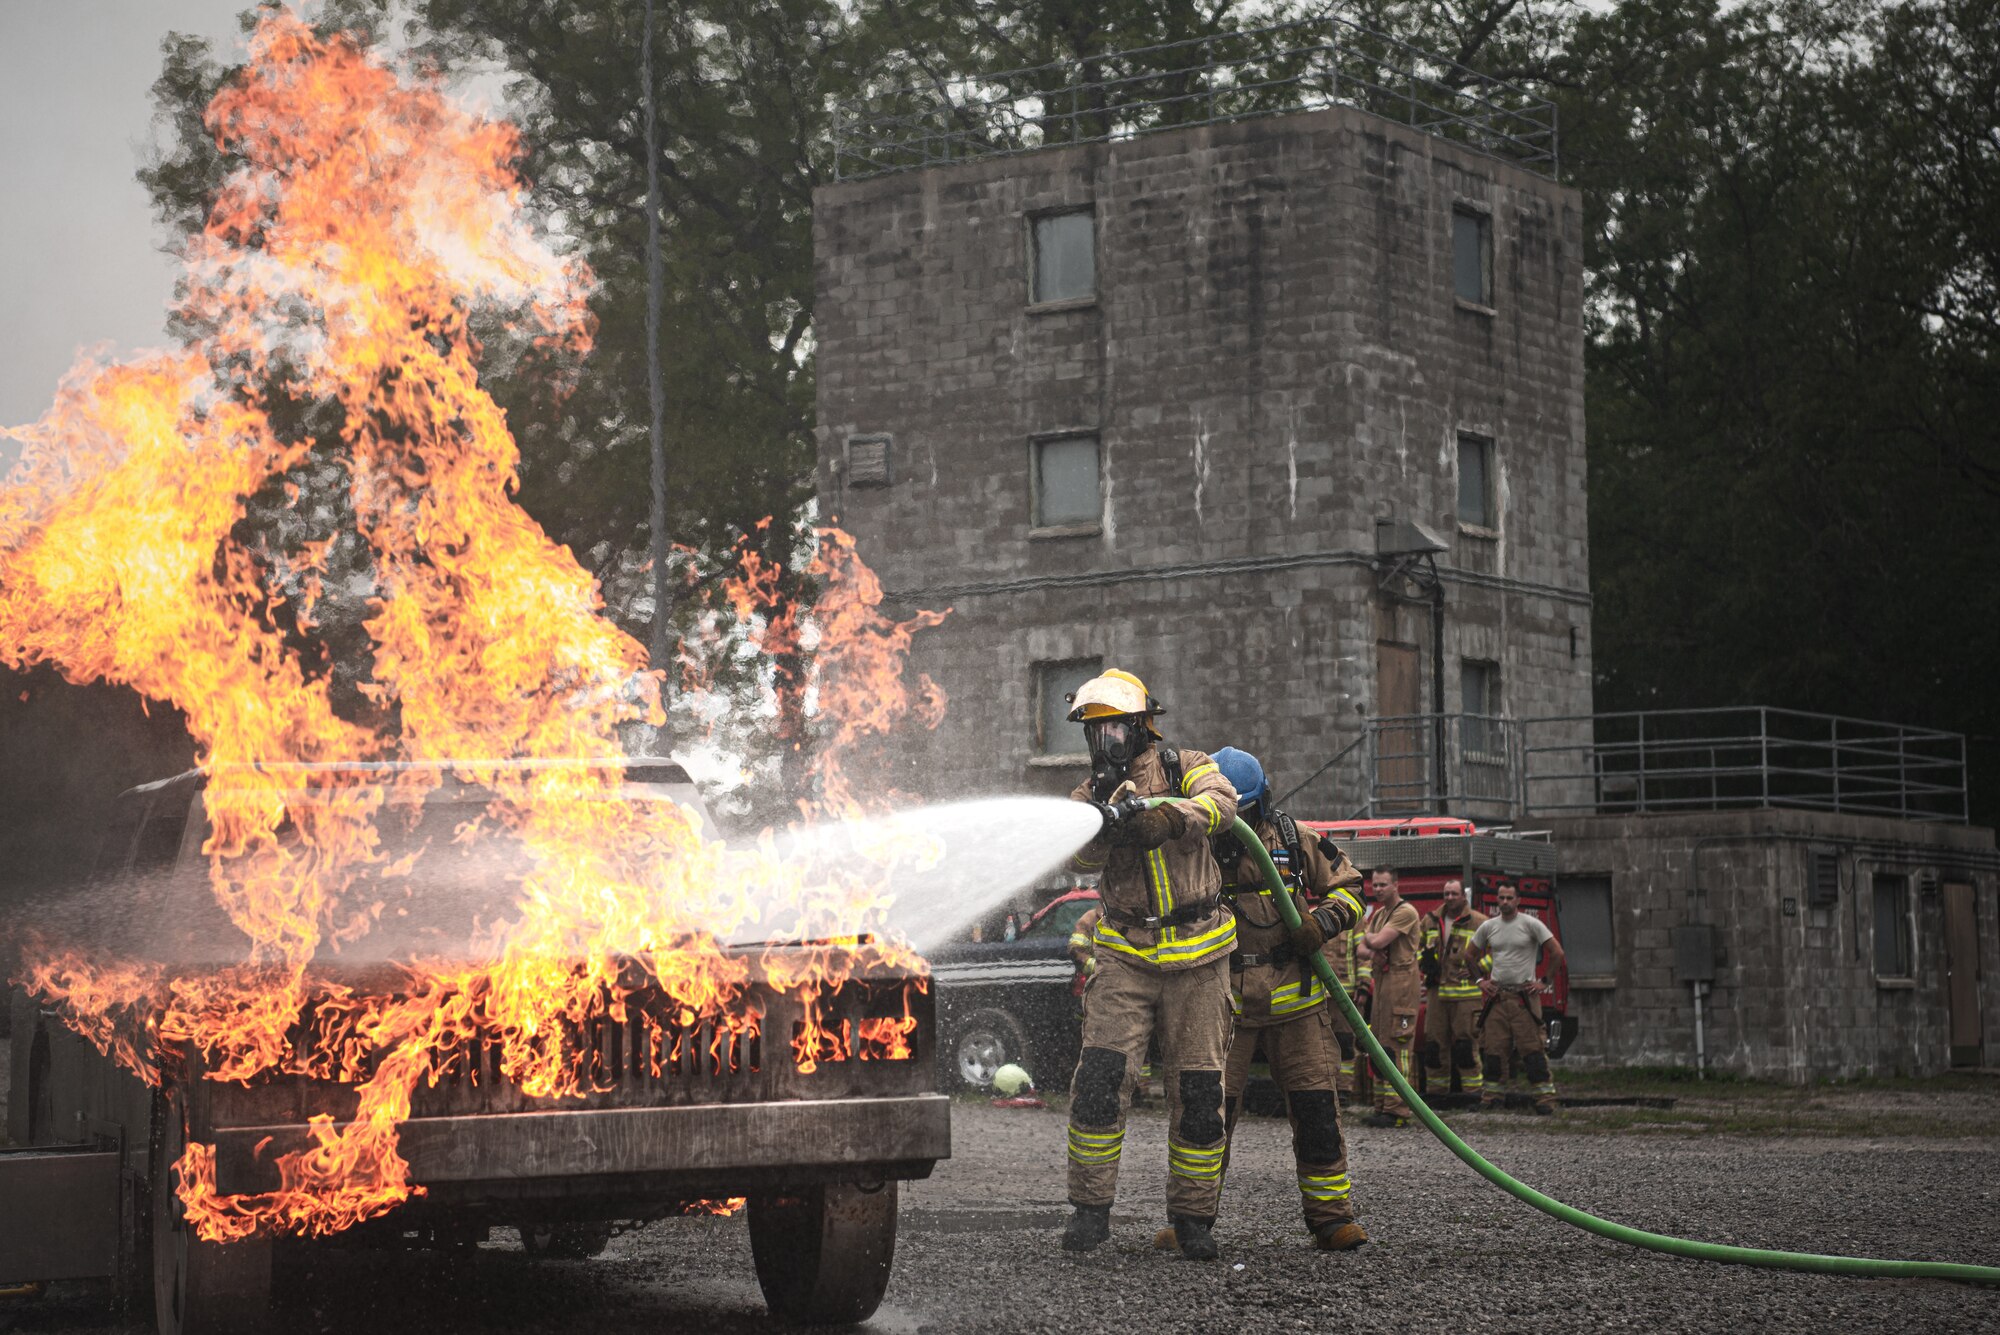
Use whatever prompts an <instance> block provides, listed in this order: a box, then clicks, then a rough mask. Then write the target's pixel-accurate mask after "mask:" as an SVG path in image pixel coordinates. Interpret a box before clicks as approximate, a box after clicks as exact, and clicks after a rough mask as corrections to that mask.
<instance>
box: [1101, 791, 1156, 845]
mask: <svg viewBox="0 0 2000 1335" xmlns="http://www.w3.org/2000/svg"><path fill="white" fill-rule="evenodd" d="M1091 805H1092V806H1094V807H1096V808H1097V814H1098V816H1099V817H1100V818H1102V819H1103V821H1104V829H1103V833H1104V834H1106V835H1108V836H1109V837H1110V838H1111V842H1113V843H1123V842H1125V841H1124V840H1123V839H1122V838H1120V837H1119V834H1118V832H1119V830H1121V829H1123V828H1125V827H1126V826H1128V825H1130V824H1131V823H1132V820H1133V818H1134V817H1136V816H1141V815H1144V814H1145V812H1146V799H1145V798H1143V797H1127V798H1124V799H1123V800H1121V801H1117V802H1092V803H1091Z"/></svg>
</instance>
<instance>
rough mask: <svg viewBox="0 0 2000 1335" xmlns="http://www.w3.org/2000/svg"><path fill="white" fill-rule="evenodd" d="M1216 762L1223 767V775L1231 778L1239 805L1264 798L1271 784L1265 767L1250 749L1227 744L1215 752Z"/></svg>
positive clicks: (1228, 778) (1231, 784) (1246, 804)
mask: <svg viewBox="0 0 2000 1335" xmlns="http://www.w3.org/2000/svg"><path fill="white" fill-rule="evenodd" d="M1215 763H1216V764H1217V765H1218V766H1220V767H1221V769H1222V777H1223V778H1225V779H1227V780H1229V786H1230V787H1231V788H1234V789H1235V790H1236V801H1237V804H1238V805H1239V806H1246V807H1247V806H1249V805H1250V804H1251V803H1252V802H1261V801H1263V800H1264V794H1265V793H1266V792H1267V791H1268V790H1269V789H1270V784H1269V783H1268V782H1266V781H1265V778H1264V767H1263V766H1262V765H1260V764H1258V763H1257V757H1255V756H1253V755H1251V754H1250V753H1249V752H1248V751H1238V750H1237V749H1236V748H1235V747H1233V746H1225V747H1223V748H1222V749H1221V750H1220V751H1217V752H1216V753H1215Z"/></svg>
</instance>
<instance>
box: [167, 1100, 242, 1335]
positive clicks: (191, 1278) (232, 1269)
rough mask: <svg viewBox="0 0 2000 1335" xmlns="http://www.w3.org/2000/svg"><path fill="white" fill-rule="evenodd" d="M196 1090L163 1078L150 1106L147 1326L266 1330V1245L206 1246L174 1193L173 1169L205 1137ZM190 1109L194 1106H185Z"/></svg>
mask: <svg viewBox="0 0 2000 1335" xmlns="http://www.w3.org/2000/svg"><path fill="white" fill-rule="evenodd" d="M201 1102H202V1098H201V1093H200V1091H199V1089H197V1090H196V1091H195V1092H194V1093H193V1094H192V1095H190V1094H189V1093H188V1092H187V1091H186V1090H185V1089H183V1088H182V1087H181V1085H180V1084H179V1083H177V1082H173V1081H169V1082H168V1084H167V1087H166V1090H165V1092H163V1093H162V1094H161V1095H160V1096H159V1097H158V1099H157V1100H156V1101H155V1104H154V1134H153V1155H152V1164H151V1172H150V1174H149V1176H150V1178H151V1181H150V1183H149V1187H150V1191H149V1192H148V1194H149V1195H150V1196H151V1197H152V1216H153V1218H152V1234H153V1237H152V1252H153V1324H154V1326H155V1327H156V1328H157V1329H158V1330H159V1332H160V1335H209V1332H212V1331H213V1332H240V1331H252V1330H258V1329H261V1328H263V1327H264V1326H265V1324H266V1323H267V1321H268V1319H269V1316H270V1305H271V1240H270V1239H269V1238H249V1239H246V1240H244V1241H242V1242H231V1243H216V1242H204V1241H202V1240H201V1239H200V1238H198V1237H196V1236H195V1232H194V1229H193V1228H192V1227H191V1226H190V1225H189V1224H188V1222H187V1217H186V1215H185V1214H184V1213H183V1211H182V1208H181V1200H180V1197H179V1196H178V1195H177V1194H175V1192H174V1171H173V1169H174V1164H176V1163H177V1162H179V1160H180V1157H181V1152H182V1151H183V1150H184V1149H186V1148H187V1143H188V1141H190V1140H199V1139H201V1138H202V1137H203V1136H205V1135H206V1134H207V1132H208V1128H207V1126H206V1123H205V1120H204V1119H203V1118H202V1117H201V1115H200V1107H199V1105H200V1104H201ZM191 1105H192V1106H191Z"/></svg>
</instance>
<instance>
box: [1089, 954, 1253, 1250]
mask: <svg viewBox="0 0 2000 1335" xmlns="http://www.w3.org/2000/svg"><path fill="white" fill-rule="evenodd" d="M1088 996H1089V1005H1088V1006H1087V1007H1086V1008H1085V1010H1084V1017H1083V1056H1082V1058H1081V1059H1080V1060H1078V1062H1077V1064H1076V1078H1075V1079H1074V1080H1073V1081H1072V1082H1071V1084H1070V1105H1069V1199H1070V1204H1072V1205H1109V1204H1111V1202H1112V1198H1113V1197H1114V1196H1115V1195H1116V1194H1117V1190H1118V1159H1119V1155H1120V1153H1121V1151H1122V1150H1123V1148H1124V1144H1125V1110H1126V1109H1127V1108H1128V1107H1129V1106H1130V1105H1131V1101H1132V1083H1133V1080H1134V1079H1135V1078H1136V1077H1137V1076H1138V1074H1139V1070H1140V1068H1141V1067H1142V1066H1143V1065H1144V1064H1145V1061H1146V1047H1147V1044H1148V1042H1149V1041H1150V1040H1151V1039H1152V1038H1153V1037H1154V1035H1155V1034H1157V1035H1158V1036H1159V1040H1160V1056H1161V1058H1162V1063H1161V1064H1162V1067H1163V1069H1162V1071H1161V1073H1160V1074H1161V1077H1162V1081H1161V1083H1162V1084H1163V1085H1164V1086H1165V1088H1166V1101H1167V1210H1168V1212H1169V1213H1170V1214H1176V1215H1187V1216H1189V1217H1191V1218H1195V1219H1209V1220H1212V1219H1214V1218H1215V1205H1216V1199H1217V1197H1218V1196H1219V1195H1220V1194H1221V1191H1222V1156H1223V1154H1224V1152H1225V1151H1226V1150H1227V1148H1228V1142H1227V1140H1226V1139H1225V1135H1224V1129H1223V1121H1222V1066H1223V1059H1224V1057H1225V1056H1226V1055H1227V1052H1228V1048H1229V1027H1230V1023H1231V1021H1230V1015H1229V957H1228V956H1227V955H1218V956H1216V957H1215V958H1214V959H1213V960H1210V961H1209V962H1208V963H1206V964H1197V965H1196V966H1194V967H1193V968H1191V969H1177V970H1175V971H1173V972H1171V973H1161V972H1157V971H1155V970H1152V969H1147V968H1145V967H1144V966H1142V965H1139V964H1135V963H1130V962H1128V961H1127V960H1126V959H1125V958H1124V957H1123V956H1120V955H1117V954H1114V953H1112V952H1110V951H1101V952H1099V955H1098V965H1097V973H1096V974H1095V975H1094V976H1093V977H1092V978H1091V980H1090V987H1089V992H1088Z"/></svg>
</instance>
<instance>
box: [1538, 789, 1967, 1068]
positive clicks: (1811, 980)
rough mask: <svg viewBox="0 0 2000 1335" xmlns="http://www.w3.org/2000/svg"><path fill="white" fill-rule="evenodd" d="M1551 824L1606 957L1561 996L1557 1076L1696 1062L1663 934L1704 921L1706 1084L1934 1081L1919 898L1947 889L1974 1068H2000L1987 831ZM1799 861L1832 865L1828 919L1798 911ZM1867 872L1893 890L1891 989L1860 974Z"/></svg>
mask: <svg viewBox="0 0 2000 1335" xmlns="http://www.w3.org/2000/svg"><path fill="white" fill-rule="evenodd" d="M1549 824H1550V827H1551V829H1552V832H1553V836H1552V837H1553V839H1554V841H1555V844H1556V847H1557V848H1558V850H1559V853H1560V857H1561V863H1562V867H1563V877H1581V876H1608V877H1609V878H1610V882H1611V904H1612V917H1613V933H1612V945H1613V950H1614V954H1615V957H1616V960H1617V969H1616V972H1615V974H1614V976H1613V978H1612V980H1611V985H1610V986H1608V987H1590V988H1585V987H1577V988H1573V989H1572V991H1571V994H1570V996H1571V1003H1570V1004H1571V1008H1572V1010H1573V1012H1574V1013H1575V1014H1576V1015H1577V1017H1578V1021H1579V1025H1580V1032H1579V1034H1578V1037H1577V1041H1576V1044H1575V1046H1574V1047H1572V1048H1571V1050H1570V1052H1569V1054H1568V1056H1567V1057H1566V1058H1565V1061H1566V1062H1569V1063H1574V1064H1577V1065H1584V1066H1623V1065H1632V1064H1644V1065H1671V1066H1692V1065H1694V1062H1695V1040H1694V1002H1693V996H1692V990H1691V988H1690V986H1689V984H1688V983H1686V982H1684V981H1680V980H1678V979H1677V978H1676V976H1675V971H1674V950H1673V930H1674V929H1675V928H1677V927H1681V926H1684V925H1690V924H1702V923H1705V924H1710V925H1712V926H1713V927H1714V929H1715V935H1716V943H1717V954H1716V961H1715V963H1716V977H1715V981H1714V983H1713V984H1712V985H1711V987H1710V989H1709V992H1708V995H1707V997H1706V999H1705V1000H1704V1003H1703V1028H1704V1037H1705V1047H1706V1051H1707V1061H1708V1065H1709V1066H1710V1067H1711V1069H1716V1070H1722V1071H1730V1072H1734V1073H1737V1074H1740V1075H1749V1076H1758V1077H1765V1078H1773V1079H1782V1080H1793V1081H1804V1080H1809V1079H1821V1078H1831V1077H1844V1076H1855V1075H1931V1074H1935V1073H1937V1072H1939V1071H1942V1070H1945V1069H1946V1068H1947V1067H1948V1066H1949V1065H1950V1064H1951V1051H1950V1046H1949V1045H1950V1039H1949V1022H1950V996H1949V992H1948V990H1947V978H1946V943H1945V939H1944V913H1943V908H1942V902H1941V896H1940V895H1938V894H1936V893H1934V892H1927V891H1926V890H1925V889H1924V887H1925V885H1926V884H1942V883H1943V882H1945V881H1963V882H1968V883H1970V884H1971V885H1972V887H1973V897H1974V898H1973V904H1974V919H1975V923H1976V934H1977V938H1978V939H1977V954H1978V969H1979V973H1980V980H1981V981H1980V991H1979V998H1980V1000H1979V1006H1980V1011H1981V1022H1982V1023H1981V1028H1982V1030H1983V1034H1984V1051H1983V1054H1982V1057H1981V1060H1982V1061H1983V1062H1985V1063H1992V1062H1994V1061H1995V1060H1996V1059H2000V985H1996V984H1995V983H1994V982H1992V981H1990V980H1993V979H1995V978H2000V878H1997V877H1996V867H2000V858H1996V855H1995V852H1994V842H1993V832H1992V831H1990V830H1985V829H1979V828H1975V827H1967V826H1945V825H1932V824H1924V823H1918V822H1910V821H1896V820H1887V819H1878V818H1870V817H1855V816H1837V815H1831V814H1824V813H1817V812H1805V811H1731V812H1704V813H1699V814H1686V815H1664V816H1595V817H1582V818H1567V819H1562V820H1556V821H1552V822H1549ZM1815 850H1819V851H1825V852H1830V853H1832V854H1833V855H1834V857H1835V859H1836V861H1837V865H1838V868H1839V879H1840V884H1839V893H1838V897H1837V899H1836V901H1835V902H1834V903H1833V904H1832V905H1831V906H1830V907H1827V908H1814V907H1812V905H1811V895H1810V894H1809V881H1810V877H1811V874H1812V855H1813V853H1814V852H1815ZM1877 875H1885V876H1892V877H1897V878H1902V879H1903V880H1904V882H1905V884H1906V885H1907V886H1908V895H1909V903H1910V905H1911V908H1912V916H1913V924H1912V927H1913V930H1912V949H1913V960H1914V965H1915V968H1914V971H1913V975H1912V977H1911V978H1909V979H1907V980H1903V979H1881V978H1878V977H1877V976H1876V973H1875V954H1874V946H1875V940H1874V903H1873V895H1874V893H1875V888H1874V887H1875V877H1876V876H1877ZM1561 880H1562V878H1559V879H1558V887H1560V885H1561ZM1559 894H1560V889H1559Z"/></svg>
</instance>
